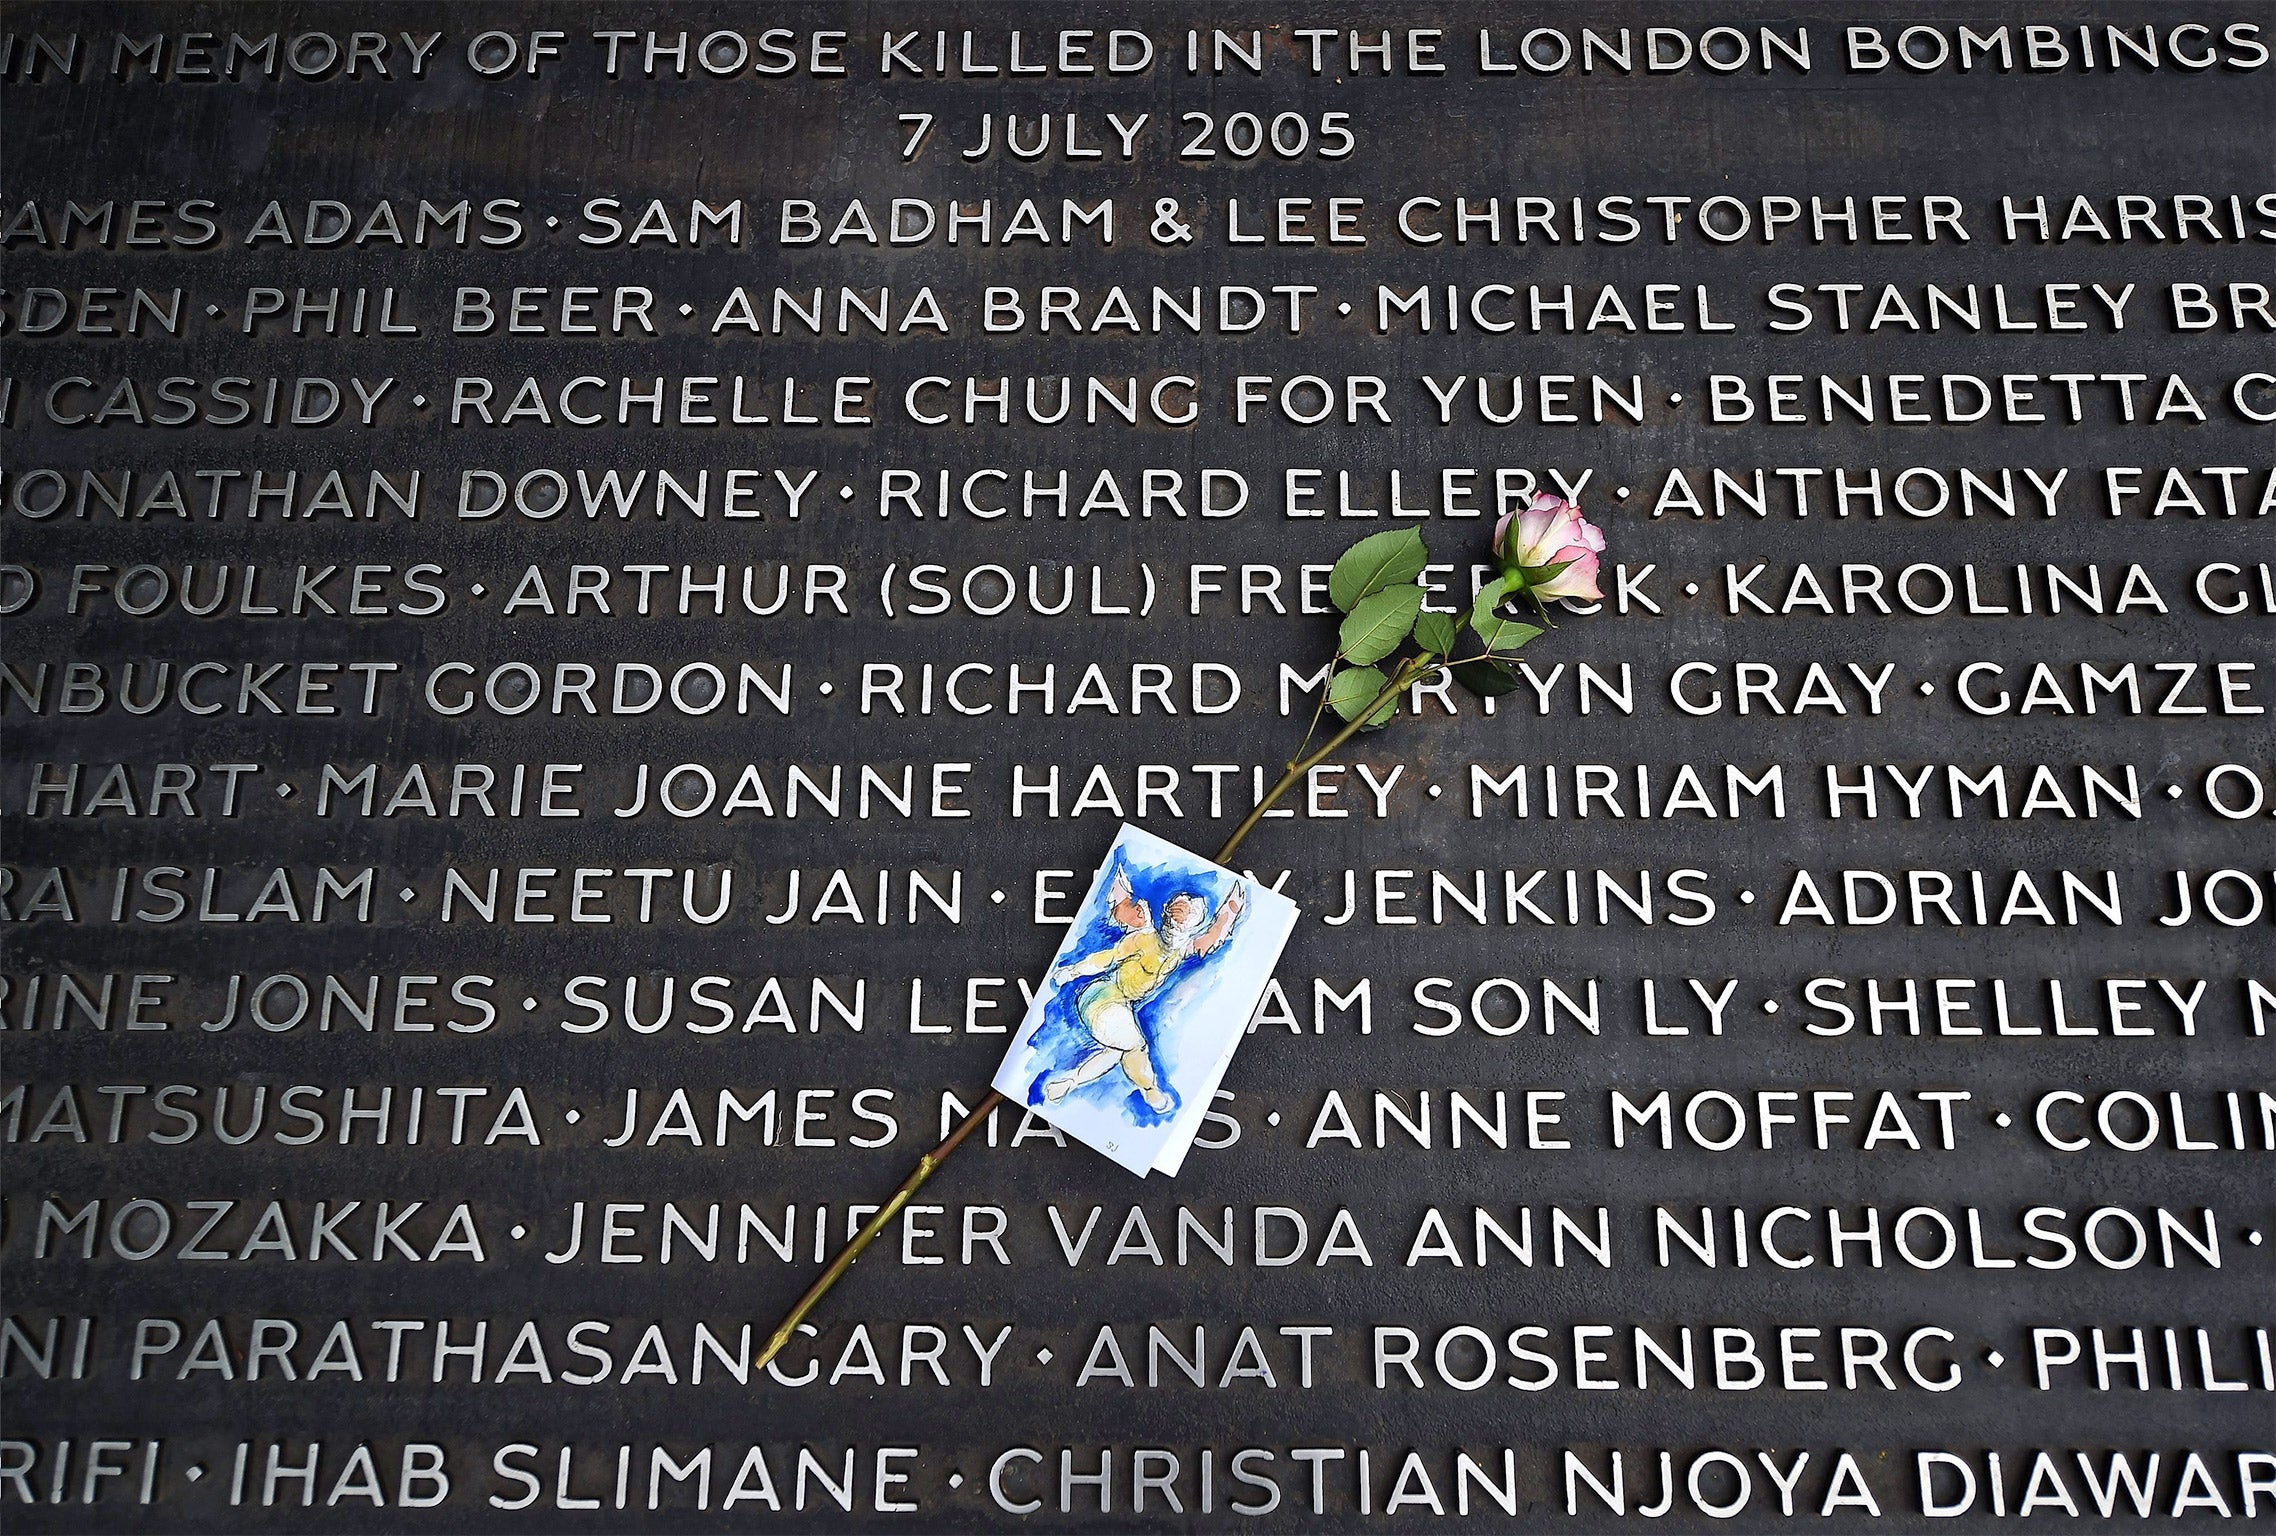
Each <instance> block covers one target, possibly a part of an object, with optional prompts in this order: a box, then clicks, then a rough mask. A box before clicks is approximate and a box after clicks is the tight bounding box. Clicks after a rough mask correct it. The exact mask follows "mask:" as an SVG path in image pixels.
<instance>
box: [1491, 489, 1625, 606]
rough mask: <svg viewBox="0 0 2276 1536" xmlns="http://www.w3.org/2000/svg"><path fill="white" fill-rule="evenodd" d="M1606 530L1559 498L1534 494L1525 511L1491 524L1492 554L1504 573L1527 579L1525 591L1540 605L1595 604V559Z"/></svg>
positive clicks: (1505, 516)
mask: <svg viewBox="0 0 2276 1536" xmlns="http://www.w3.org/2000/svg"><path fill="white" fill-rule="evenodd" d="M1603 548H1604V531H1603V530H1602V529H1600V528H1598V527H1597V526H1596V525H1595V524H1593V523H1591V522H1590V521H1589V520H1588V519H1587V518H1585V517H1583V516H1581V513H1580V508H1578V507H1576V506H1574V505H1573V504H1572V503H1571V502H1569V501H1566V500H1565V499H1564V498H1563V497H1561V496H1551V495H1549V494H1547V493H1546V492H1543V493H1541V494H1539V495H1536V496H1535V497H1534V498H1533V501H1532V504H1531V505H1530V506H1528V507H1527V508H1526V509H1525V510H1524V511H1523V512H1515V513H1509V512H1505V513H1504V514H1502V518H1501V521H1500V522H1498V523H1496V524H1495V525H1494V551H1495V553H1496V554H1498V555H1499V556H1500V557H1501V561H1502V565H1503V566H1504V568H1505V569H1509V570H1514V571H1517V572H1520V573H1521V574H1523V576H1524V577H1525V584H1526V590H1527V591H1528V592H1530V593H1531V594H1532V595H1533V596H1534V597H1535V598H1537V599H1539V600H1540V601H1542V602H1550V601H1552V600H1554V599H1556V598H1560V597H1577V598H1582V599H1585V600H1587V601H1589V602H1595V601H1597V600H1598V599H1600V598H1602V597H1603V595H1604V594H1603V593H1601V592H1599V591H1598V590H1597V586H1596V557H1597V555H1598V553H1599V552H1600V551H1602V550H1603Z"/></svg>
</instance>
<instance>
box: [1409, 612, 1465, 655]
mask: <svg viewBox="0 0 2276 1536" xmlns="http://www.w3.org/2000/svg"><path fill="white" fill-rule="evenodd" d="M1455 628H1456V625H1455V622H1454V615H1453V614H1451V613H1418V614H1416V615H1415V643H1416V644H1417V645H1419V646H1421V647H1422V648H1423V651H1424V652H1425V653H1426V654H1428V655H1431V656H1444V655H1445V654H1446V653H1447V652H1448V651H1451V650H1453V649H1454V632H1455Z"/></svg>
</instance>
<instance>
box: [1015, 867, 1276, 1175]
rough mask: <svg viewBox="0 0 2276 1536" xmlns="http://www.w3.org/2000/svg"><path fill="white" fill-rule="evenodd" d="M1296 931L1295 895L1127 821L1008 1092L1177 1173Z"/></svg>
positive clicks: (1076, 924)
mask: <svg viewBox="0 0 2276 1536" xmlns="http://www.w3.org/2000/svg"><path fill="white" fill-rule="evenodd" d="M1295 927H1296V904H1295V903H1294V902H1292V901H1290V900H1289V899H1288V898H1287V897H1285V896H1282V895H1280V894H1279V893H1277V892H1275V891H1272V890H1268V889H1267V888H1265V887H1264V886H1261V885H1259V884H1257V882H1256V881H1254V880H1251V879H1247V878H1245V877H1244V876H1241V875H1236V874H1234V873H1233V872H1232V871H1231V870H1228V869H1224V868H1222V867H1220V866H1218V865H1216V864H1212V863H1211V862H1209V861H1208V860H1207V859H1204V858H1201V857H1199V856H1198V855H1196V854H1192V853H1188V852H1187V851H1186V850H1185V849H1183V848H1180V847H1178V846H1177V845H1176V844H1175V843H1170V842H1165V841H1163V840H1162V839H1161V838H1159V837H1156V836H1154V835H1153V834H1152V833H1150V832H1145V831H1141V830H1140V829H1139V828H1137V827H1133V826H1130V825H1128V824H1125V825H1124V826H1123V828H1122V830H1121V832H1120V833H1119V834H1117V835H1116V837H1115V839H1114V846H1113V847H1112V848H1111V849H1109V850H1108V851H1107V857H1106V862H1105V863H1104V864H1103V865H1101V866H1100V867H1099V871H1098V873H1097V874H1096V875H1095V876H1094V877H1093V878H1092V880H1091V888H1090V891H1089V893H1088V894H1087V895H1086V896H1084V898H1083V904H1082V906H1081V907H1080V908H1078V909H1077V911H1076V913H1075V918H1074V921H1073V922H1072V923H1070V924H1069V925H1068V928H1067V936H1066V938H1065V939H1063V940H1062V941H1060V945H1059V952H1058V953H1057V954H1056V955H1054V956H1052V958H1051V970H1050V973H1049V974H1048V975H1047V976H1046V978H1045V980H1044V983H1043V986H1042V987H1041V988H1040V989H1039V990H1038V991H1037V992H1036V994H1035V1001H1034V1002H1033V1003H1032V1004H1031V1005H1030V1006H1029V1008H1028V1010H1027V1017H1026V1018H1025V1019H1024V1020H1023V1021H1022V1022H1021V1024H1020V1028H1019V1033H1018V1034H1017V1035H1016V1036H1015V1037H1014V1038H1013V1040H1012V1046H1011V1049H1010V1051H1008V1052H1007V1053H1006V1054H1005V1056H1004V1064H1003V1065H1002V1066H1001V1067H999V1068H998V1069H997V1071H996V1089H997V1091H998V1092H1000V1093H1002V1094H1003V1095H1004V1097H1006V1098H1008V1099H1010V1100H1011V1101H1012V1102H1013V1103H1015V1104H1024V1105H1026V1106H1027V1107H1028V1108H1030V1109H1032V1110H1034V1111H1035V1112H1036V1113H1037V1114H1038V1115H1040V1116H1041V1117H1042V1118H1043V1119H1045V1120H1047V1121H1049V1122H1050V1123H1051V1124H1052V1125H1054V1126H1056V1127H1058V1129H1060V1130H1061V1131H1064V1132H1065V1133H1066V1134H1068V1135H1070V1136H1072V1137H1074V1138H1075V1139H1076V1140H1078V1141H1081V1142H1084V1143H1086V1144H1087V1145H1089V1146H1092V1147H1095V1148H1097V1149H1098V1150H1099V1151H1101V1152H1104V1153H1105V1154H1106V1155H1107V1156H1108V1157H1111V1158H1113V1159H1114V1160H1115V1161H1116V1162H1118V1163H1120V1164H1121V1165H1122V1166H1123V1167H1125V1168H1128V1169H1129V1170H1130V1171H1131V1172H1133V1173H1136V1174H1139V1175H1141V1176H1143V1175H1144V1174H1146V1173H1149V1172H1160V1173H1165V1174H1174V1173H1176V1172H1177V1171H1178V1168H1179V1166H1180V1165H1181V1164H1183V1163H1184V1161H1185V1154H1186V1152H1187V1151H1188V1150H1189V1149H1190V1148H1191V1147H1192V1145H1193V1138H1194V1135H1195V1133H1196V1132H1198V1131H1199V1130H1200V1129H1201V1120H1202V1116H1203V1115H1205V1114H1206V1113H1207V1112H1208V1110H1209V1107H1210V1103H1211V1101H1212V1099H1213V1098H1214V1097H1215V1095H1216V1092H1217V1085H1218V1083H1219V1082H1220V1081H1221V1080H1222V1079H1223V1078H1224V1076H1225V1068H1226V1067H1227V1066H1228V1065H1230V1064H1231V1062H1232V1060H1233V1052H1234V1051H1235V1050H1236V1049H1238V1048H1239V1046H1240V1043H1241V1039H1242V1036H1243V1035H1245V1034H1246V1033H1247V1031H1248V1027H1249V1020H1250V1018H1251V1017H1252V1016H1253V1015H1254V1014H1255V1013H1256V1010H1257V1005H1258V1004H1259V1003H1260V1002H1261V1001H1262V1000H1263V997H1264V990H1265V987H1266V986H1267V984H1269V983H1270V982H1271V980H1272V968H1273V966H1274V965H1275V964H1277V963H1278V962H1279V959H1280V951H1281V949H1282V948H1283V947H1284V946H1286V944H1287V943H1288V936H1289V934H1290V933H1291V932H1293V931H1294V930H1295Z"/></svg>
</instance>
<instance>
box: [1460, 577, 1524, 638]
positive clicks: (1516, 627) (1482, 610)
mask: <svg viewBox="0 0 2276 1536" xmlns="http://www.w3.org/2000/svg"><path fill="white" fill-rule="evenodd" d="M1513 590H1514V588H1513V587H1512V586H1511V584H1510V583H1508V582H1507V581H1498V582H1494V583H1491V584H1489V585H1488V586H1487V587H1486V588H1485V590H1484V591H1482V592H1480V593H1479V594H1478V600H1477V602H1476V603H1474V604H1473V605H1471V608H1470V628H1471V630H1472V631H1473V632H1475V633H1476V635H1477V637H1478V643H1479V644H1481V645H1483V646H1484V647H1485V648H1486V649H1487V650H1489V651H1514V650H1516V649H1517V648H1518V647H1519V646H1521V645H1523V644H1525V642H1526V641H1528V640H1530V639H1532V638H1533V637H1534V636H1535V635H1538V634H1540V633H1541V626H1540V625H1538V624H1526V623H1523V622H1521V621H1519V620H1517V619H1505V618H1503V617H1502V614H1501V605H1502V603H1503V602H1504V601H1505V600H1506V599H1507V598H1508V596H1509V594H1510V592H1511V591H1513Z"/></svg>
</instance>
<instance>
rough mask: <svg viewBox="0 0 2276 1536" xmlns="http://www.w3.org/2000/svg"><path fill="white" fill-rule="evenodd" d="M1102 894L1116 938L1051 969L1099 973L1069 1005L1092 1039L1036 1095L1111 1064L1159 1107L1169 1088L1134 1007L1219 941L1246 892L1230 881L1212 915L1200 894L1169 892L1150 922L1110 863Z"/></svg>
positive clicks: (1062, 1089) (1063, 977)
mask: <svg viewBox="0 0 2276 1536" xmlns="http://www.w3.org/2000/svg"><path fill="white" fill-rule="evenodd" d="M1106 900H1107V915H1108V917H1109V918H1111V919H1112V920H1113V922H1114V924H1115V926H1116V927H1118V928H1121V929H1123V930H1124V937H1123V938H1121V939H1119V940H1117V941H1116V942H1114V943H1113V944H1110V945H1108V946H1107V947H1106V948H1105V949H1101V950H1098V951H1097V952H1095V953H1093V954H1089V955H1086V956H1084V957H1083V958H1082V959H1080V960H1075V961H1071V962H1069V963H1068V964H1066V965H1063V966H1060V967H1059V968H1058V969H1057V970H1055V971H1053V972H1052V973H1051V979H1052V980H1053V981H1055V982H1058V983H1060V984H1061V985H1065V984H1066V983H1068V982H1072V981H1080V980H1082V979H1083V978H1084V977H1086V976H1100V975H1102V974H1103V976H1104V979H1103V980H1100V981H1097V982H1094V983H1092V984H1091V985H1090V986H1088V987H1086V988H1084V989H1083V993H1082V996H1081V997H1080V998H1079V999H1078V1000H1077V1002H1076V1006H1075V1011H1076V1014H1077V1016H1078V1017H1080V1018H1081V1019H1082V1021H1083V1027H1084V1028H1085V1029H1087V1030H1089V1031H1090V1034H1091V1038H1092V1039H1093V1040H1095V1041H1096V1042H1097V1045H1096V1047H1095V1048H1094V1049H1093V1050H1091V1052H1090V1053H1089V1054H1088V1055H1086V1056H1084V1057H1083V1059H1082V1060H1081V1061H1079V1062H1077V1063H1075V1065H1074V1066H1073V1067H1072V1068H1070V1069H1069V1070H1067V1071H1065V1072H1061V1073H1058V1074H1056V1075H1054V1076H1053V1077H1051V1078H1050V1079H1049V1080H1047V1081H1046V1082H1045V1083H1044V1085H1043V1096H1044V1098H1045V1099H1047V1100H1050V1101H1053V1102H1056V1101H1058V1100H1060V1099H1063V1098H1065V1097H1066V1096H1067V1095H1068V1094H1069V1093H1070V1092H1072V1091H1073V1090H1074V1089H1076V1088H1080V1087H1081V1086H1082V1085H1083V1084H1085V1083H1088V1082H1094V1081H1096V1080H1097V1079H1099V1078H1101V1077H1104V1076H1105V1075H1106V1074H1107V1073H1109V1072H1111V1071H1113V1070H1114V1069H1115V1068H1116V1067H1118V1066H1119V1067H1120V1068H1122V1070H1123V1072H1124V1073H1126V1074H1127V1075H1128V1076H1129V1078H1130V1081H1131V1082H1132V1083H1134V1084H1136V1085H1137V1088H1138V1091H1139V1093H1140V1094H1142V1095H1144V1097H1145V1100H1146V1103H1147V1106H1148V1107H1149V1108H1151V1109H1153V1110H1154V1111H1155V1112H1156V1113H1160V1112H1162V1111H1164V1110H1167V1109H1168V1108H1169V1107H1170V1095H1169V1092H1168V1090H1166V1089H1164V1088H1163V1087H1162V1085H1161V1080H1160V1078H1159V1076H1158V1075H1157V1074H1156V1073H1155V1070H1154V1058H1153V1053H1152V1051H1151V1050H1150V1049H1149V1048H1148V1046H1147V1042H1146V1034H1145V1031H1144V1030H1142V1029H1141V1028H1139V1025H1138V1008H1139V1006H1140V1005H1141V1004H1142V1003H1144V1002H1145V1001H1146V1000H1147V999H1148V998H1150V997H1152V996H1154V995H1155V994H1156V993H1158V992H1160V991H1161V990H1162V989H1163V988H1164V987H1166V986H1168V985H1169V983H1170V979H1171V977H1173V976H1175V975H1176V974H1177V971H1178V968H1179V967H1180V966H1182V965H1183V964H1185V962H1186V961H1188V960H1197V959H1199V958H1201V957H1202V956H1203V955H1206V954H1208V953H1210V952H1211V951H1212V950H1214V949H1216V948H1217V946H1218V945H1220V944H1222V943H1224V942H1225V939H1226V936H1227V935H1228V934H1230V933H1231V932H1232V931H1233V924H1234V923H1235V922H1236V921H1238V920H1239V918H1240V915H1241V909H1242V907H1243V906H1245V905H1246V904H1247V898H1246V897H1245V896H1244V895H1243V894H1242V892H1241V889H1240V887H1238V886H1236V887H1234V889H1233V893H1232V894H1231V895H1230V896H1227V897H1226V898H1225V899H1224V901H1223V902H1221V903H1219V904H1218V907H1217V911H1216V914H1215V915H1214V916H1212V915H1211V913H1210V911H1209V903H1208V901H1206V900H1205V899H1204V898H1202V897H1200V896H1198V895H1195V894H1193V893H1191V892H1186V893H1183V894H1180V895H1177V896H1173V897H1171V898H1170V901H1169V905H1168V906H1167V907H1166V908H1165V909H1164V910H1163V912H1162V920H1161V922H1160V923H1159V924H1157V923H1156V922H1155V921H1154V913H1153V909H1152V908H1150V907H1149V906H1147V904H1146V903H1145V902H1144V901H1142V900H1141V899H1139V897H1138V896H1137V895H1136V894H1135V893H1134V892H1133V891H1132V890H1131V889H1130V876H1129V875H1128V874H1127V873H1126V872H1124V871H1121V870H1117V871H1116V872H1115V876H1114V881H1113V883H1112V884H1111V885H1109V886H1108V887H1107V893H1106Z"/></svg>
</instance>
